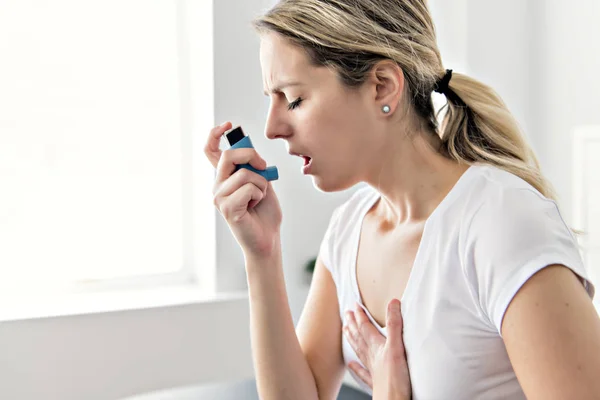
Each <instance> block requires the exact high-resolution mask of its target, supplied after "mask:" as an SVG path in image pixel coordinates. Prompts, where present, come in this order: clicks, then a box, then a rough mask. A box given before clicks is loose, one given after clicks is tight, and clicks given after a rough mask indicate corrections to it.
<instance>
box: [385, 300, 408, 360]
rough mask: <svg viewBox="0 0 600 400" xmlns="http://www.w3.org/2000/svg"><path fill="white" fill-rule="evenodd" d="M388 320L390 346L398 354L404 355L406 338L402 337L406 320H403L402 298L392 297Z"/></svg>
mask: <svg viewBox="0 0 600 400" xmlns="http://www.w3.org/2000/svg"><path fill="white" fill-rule="evenodd" d="M386 320H387V321H386V325H387V328H388V338H390V342H389V345H390V348H392V349H393V351H394V352H395V353H396V355H398V356H404V340H403V339H402V329H403V328H404V322H403V320H402V312H401V304H400V300H398V299H392V300H391V301H390V302H389V303H388V307H387V316H386Z"/></svg>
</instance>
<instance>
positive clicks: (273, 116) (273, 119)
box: [265, 104, 292, 140]
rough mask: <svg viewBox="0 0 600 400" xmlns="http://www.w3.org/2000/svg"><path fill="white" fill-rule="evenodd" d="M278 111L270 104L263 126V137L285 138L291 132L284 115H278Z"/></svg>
mask: <svg viewBox="0 0 600 400" xmlns="http://www.w3.org/2000/svg"><path fill="white" fill-rule="evenodd" d="M279 112H280V111H278V110H276V109H274V108H273V105H272V104H271V107H270V108H269V114H268V115H267V123H266V126H265V137H266V138H267V139H271V140H272V139H285V138H287V137H289V136H291V134H292V133H291V129H290V126H289V124H288V123H287V122H286V121H285V118H284V117H282V116H280V115H279Z"/></svg>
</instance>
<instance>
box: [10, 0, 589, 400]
mask: <svg viewBox="0 0 600 400" xmlns="http://www.w3.org/2000/svg"><path fill="white" fill-rule="evenodd" d="M272 3H273V1H271V0H253V1H248V0H219V1H216V2H215V19H214V21H215V43H214V47H215V79H216V81H215V110H216V111H215V121H216V123H220V122H222V121H225V120H231V121H232V122H233V123H234V124H235V125H242V126H243V127H244V129H245V131H246V132H248V133H249V134H250V135H251V136H252V140H253V142H254V144H255V147H256V148H257V149H258V150H259V151H260V152H261V154H262V155H263V157H264V158H265V159H266V160H267V161H268V162H269V164H270V165H277V166H278V168H279V171H280V176H281V179H280V180H279V181H277V182H275V183H274V187H275V190H276V191H277V193H278V196H279V198H280V201H281V206H282V208H283V214H284V221H283V226H282V232H283V237H282V240H283V259H284V268H285V276H286V284H287V286H288V292H289V293H288V294H289V296H290V306H291V310H292V315H293V318H294V321H295V322H296V321H297V320H298V318H299V315H300V312H301V309H302V306H303V302H304V300H305V296H306V293H307V287H306V285H305V284H304V276H303V273H302V269H303V264H304V262H306V261H307V260H308V259H309V258H310V257H312V256H314V255H315V254H316V252H317V250H318V246H319V242H320V239H321V235H322V233H323V232H324V230H325V228H326V225H327V222H328V219H329V215H330V213H331V211H332V210H333V208H334V207H335V206H336V205H337V204H340V203H341V202H342V201H343V200H344V199H345V198H347V196H348V195H349V194H350V192H351V191H347V192H345V193H338V194H328V195H325V194H323V193H320V192H318V191H316V190H315V189H313V187H312V183H311V180H310V178H306V177H304V176H302V175H301V173H300V172H299V170H300V164H299V162H300V161H299V160H292V161H291V160H290V159H289V157H288V155H287V153H286V152H285V147H284V144H283V142H281V143H278V142H275V143H273V142H269V141H267V140H266V139H265V138H264V136H263V130H264V122H265V118H266V114H267V109H268V103H267V102H268V99H267V98H266V97H264V96H263V94H262V80H261V72H260V64H259V58H258V45H259V42H258V38H257V37H256V36H255V35H254V33H253V32H252V30H251V29H250V26H249V21H250V19H251V18H252V17H253V16H254V15H256V14H257V13H259V12H260V11H261V10H262V9H264V8H265V7H267V6H269V5H271V4H272ZM431 3H432V7H434V9H435V15H436V18H437V19H438V20H439V21H440V23H439V24H438V36H439V40H440V45H441V47H442V55H443V57H444V59H445V60H446V63H447V65H446V67H447V68H454V69H456V70H457V71H461V70H468V72H470V73H472V74H473V75H474V76H475V77H478V78H480V79H481V80H483V81H484V82H487V83H489V84H491V85H492V86H493V87H494V88H496V90H497V91H498V92H499V93H500V94H501V95H502V96H503V97H504V99H505V100H506V102H507V103H508V105H509V107H510V108H511V109H512V110H513V111H514V112H515V114H516V116H517V118H518V119H519V121H520V122H521V124H522V125H523V127H524V128H525V129H526V132H527V135H528V137H529V138H530V139H531V141H532V143H533V144H534V147H535V148H536V150H537V151H538V154H539V156H540V159H541V161H542V165H543V167H544V170H545V171H546V172H547V174H548V176H549V178H550V179H551V181H552V182H554V183H555V185H556V187H557V189H558V190H559V194H560V195H561V198H562V201H563V203H562V204H563V209H564V211H565V212H566V214H567V217H569V218H570V190H571V189H570V182H569V178H570V168H571V167H570V165H571V161H572V160H571V159H570V151H568V150H567V149H569V148H570V142H569V135H570V130H571V128H572V127H573V126H576V125H579V124H582V123H599V121H598V120H599V119H600V114H599V113H598V112H597V111H596V110H598V109H599V106H600V104H599V100H598V96H597V95H596V93H599V92H600V91H599V89H600V87H599V86H600V80H599V79H598V78H597V76H596V74H597V71H600V59H599V56H598V54H600V53H599V52H598V44H597V42H596V41H595V39H594V38H597V37H600V31H599V30H600V28H599V27H598V26H597V25H595V20H596V19H597V17H598V16H599V15H600V12H599V11H600V10H599V8H600V5H599V3H598V2H597V1H595V0H577V1H576V2H574V3H572V4H575V5H571V6H570V7H566V6H565V3H564V2H560V1H558V0H556V1H550V0H548V1H541V0H540V1H535V0H528V1H523V0H510V1H506V0H505V1H502V2H499V1H492V0H453V1H452V2H449V1H447V0H431ZM232 10H235V12H233V11H232ZM446 15H447V16H448V17H446V18H445V19H444V16H446ZM217 221H218V226H217V237H218V249H217V250H218V251H217V258H218V265H219V271H218V284H219V288H221V289H222V290H237V289H243V288H245V286H246V276H245V271H244V268H243V258H242V254H241V252H240V251H239V249H238V246H237V244H236V243H235V240H234V239H233V237H232V236H231V234H230V232H229V229H228V228H227V226H226V225H225V224H224V223H223V221H222V218H221V217H220V216H219V215H217ZM248 324H249V320H248V304H247V301H246V300H231V301H225V302H217V303H214V304H210V303H202V302H198V303H193V304H189V305H181V306H170V307H164V308H160V307H159V308H151V309H145V310H137V311H136V310H131V311H121V312H110V313H103V314H94V315H82V316H71V317H68V316H65V317H55V318H47V319H39V320H30V321H14V322H5V323H2V324H1V325H0V346H2V347H1V348H0V377H1V379H0V398H14V399H39V398H44V399H61V400H66V399H82V398H85V399H90V400H94V399H115V398H118V397H119V396H124V395H127V394H132V393H135V392H140V391H146V390H150V389H158V388H162V387H168V386H173V385H182V384H192V383H196V382H202V381H207V380H213V379H218V380H220V379H225V378H232V379H237V378H244V377H248V376H251V375H252V364H251V353H250V348H249V344H250V342H249V328H248Z"/></svg>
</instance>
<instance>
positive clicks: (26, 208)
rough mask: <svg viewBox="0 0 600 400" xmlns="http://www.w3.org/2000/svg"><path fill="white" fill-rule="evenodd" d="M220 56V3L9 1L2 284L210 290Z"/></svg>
mask: <svg viewBox="0 0 600 400" xmlns="http://www.w3.org/2000/svg"><path fill="white" fill-rule="evenodd" d="M212 68H213V67H212V2H205V1H201V2H191V1H184V0H180V1H176V0H158V1H152V2H148V1H144V0H108V1H107V0H103V1H85V2H81V1H77V0H53V1H48V2H38V1H23V0H4V1H2V2H1V3H0V88H2V89H1V90H0V292H1V293H4V294H6V293H7V292H12V293H20V294H22V293H31V292H35V293H37V292H39V290H41V289H44V290H45V291H64V290H77V291H80V290H87V289H93V288H101V287H114V286H116V285H120V286H123V285H124V286H127V287H130V286H131V285H155V284H166V283H170V284H179V283H191V282H197V283H199V284H201V285H202V287H203V288H204V289H206V290H209V289H211V288H212V280H213V278H212V277H213V276H214V271H213V269H214V264H215V263H214V260H215V255H214V248H215V246H214V233H213V232H214V207H213V206H212V201H211V198H210V187H211V185H210V184H208V182H209V180H211V181H212V177H213V172H212V168H210V165H209V164H208V162H205V160H203V158H204V157H203V154H202V147H203V142H204V140H205V137H206V134H207V133H208V131H209V130H210V127H211V126H213V125H214V124H213V122H214V121H213V115H214V113H213V105H212V102H213V88H212V77H213V70H212ZM207 192H208V193H207Z"/></svg>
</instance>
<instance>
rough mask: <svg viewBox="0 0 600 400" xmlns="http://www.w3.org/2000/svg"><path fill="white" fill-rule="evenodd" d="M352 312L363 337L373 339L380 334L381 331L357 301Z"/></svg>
mask: <svg viewBox="0 0 600 400" xmlns="http://www.w3.org/2000/svg"><path fill="white" fill-rule="evenodd" d="M354 314H355V316H356V323H357V325H358V329H359V330H360V333H361V334H362V335H363V336H364V337H365V338H367V339H373V338H376V337H380V336H381V333H379V331H378V330H377V328H375V326H373V324H372V323H371V320H370V319H369V317H368V316H367V314H366V313H365V311H364V310H363V309H362V307H361V306H360V304H358V303H357V304H356V312H355V313H354Z"/></svg>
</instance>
